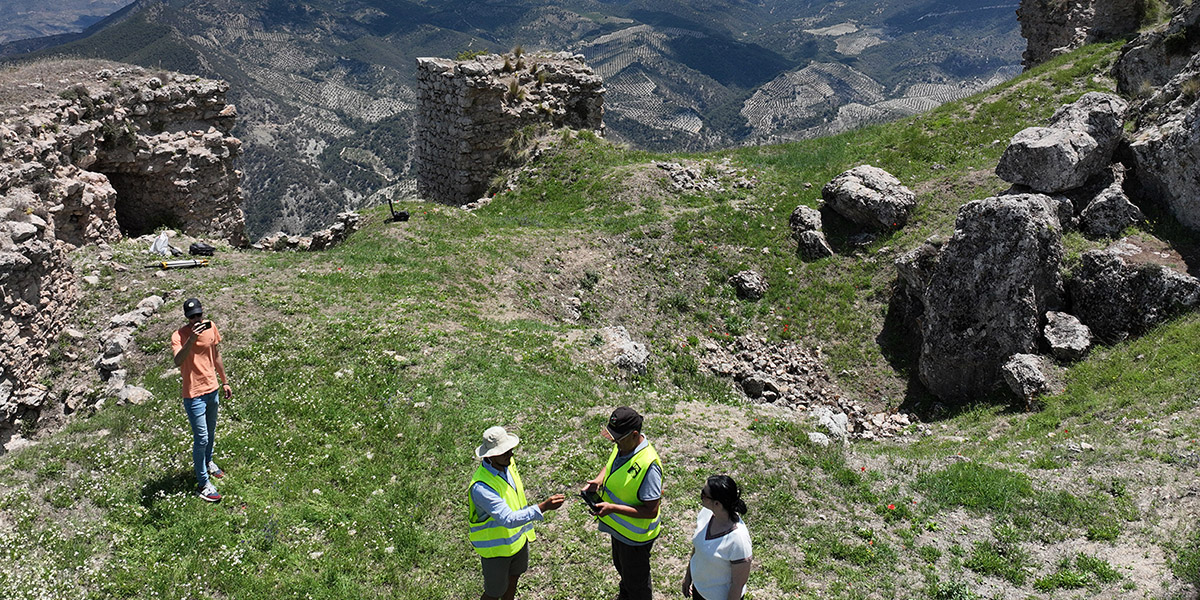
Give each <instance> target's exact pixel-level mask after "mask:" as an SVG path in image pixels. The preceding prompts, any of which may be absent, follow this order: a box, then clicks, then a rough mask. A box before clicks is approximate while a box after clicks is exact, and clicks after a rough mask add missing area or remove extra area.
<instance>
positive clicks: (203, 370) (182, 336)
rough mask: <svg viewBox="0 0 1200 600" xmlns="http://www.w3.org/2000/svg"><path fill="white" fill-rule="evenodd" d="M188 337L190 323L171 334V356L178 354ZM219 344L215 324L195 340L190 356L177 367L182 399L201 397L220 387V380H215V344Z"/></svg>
mask: <svg viewBox="0 0 1200 600" xmlns="http://www.w3.org/2000/svg"><path fill="white" fill-rule="evenodd" d="M189 337H192V324H191V323H188V324H187V325H184V326H183V327H180V328H179V329H176V330H175V333H173V334H171V356H175V355H176V354H179V351H180V350H182V349H183V344H184V343H185V342H187V340H188V338H189ZM220 342H221V333H220V332H218V331H217V324H216V323H213V326H212V327H209V328H208V329H205V330H204V331H203V332H202V333H201V334H200V336H199V337H197V338H196V343H195V344H193V345H192V352H191V354H189V355H188V357H187V358H185V359H184V360H183V364H182V365H180V366H179V371H180V373H181V374H182V376H183V397H184V398H195V397H196V396H203V395H204V394H207V393H209V392H211V391H213V390H215V389H217V388H218V387H220V380H218V379H217V344H218V343H220Z"/></svg>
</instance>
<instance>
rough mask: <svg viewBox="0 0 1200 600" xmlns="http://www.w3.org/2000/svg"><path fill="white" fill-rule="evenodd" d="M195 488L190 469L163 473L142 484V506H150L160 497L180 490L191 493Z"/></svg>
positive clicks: (193, 477) (193, 476)
mask: <svg viewBox="0 0 1200 600" xmlns="http://www.w3.org/2000/svg"><path fill="white" fill-rule="evenodd" d="M195 489H196V479H195V475H193V474H192V472H191V471H175V472H173V473H165V474H163V475H162V476H161V477H159V478H158V479H154V480H151V481H148V482H146V484H145V485H143V486H142V506H144V507H146V508H152V507H153V506H154V504H155V503H156V502H158V501H159V500H160V499H163V498H166V497H167V496H170V495H172V494H178V493H181V492H182V493H185V494H186V493H191V492H193V491H195Z"/></svg>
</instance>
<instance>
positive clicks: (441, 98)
mask: <svg viewBox="0 0 1200 600" xmlns="http://www.w3.org/2000/svg"><path fill="white" fill-rule="evenodd" d="M603 86H604V82H603V80H602V79H601V78H600V77H599V76H598V75H596V74H594V73H593V72H592V69H591V68H590V67H588V66H587V65H586V64H585V63H584V62H583V57H582V56H579V55H572V54H569V53H565V52H560V53H555V54H521V53H519V52H514V53H512V54H507V55H496V54H491V55H485V56H478V57H475V58H473V59H471V60H465V61H453V60H450V59H444V58H418V59H417V97H418V106H417V135H416V144H415V148H414V159H415V163H414V171H415V172H416V176H417V188H418V191H419V193H420V194H421V195H422V196H423V197H425V198H427V199H429V200H433V201H436V202H441V203H444V204H452V205H463V204H467V203H469V202H473V201H475V200H478V199H479V198H480V197H481V196H483V195H484V194H485V193H486V192H487V188H488V182H489V180H490V179H491V178H492V176H493V175H494V174H495V170H496V168H497V163H498V162H499V161H500V159H501V158H502V156H503V153H504V145H505V142H506V141H508V140H509V139H510V138H511V137H512V135H513V134H514V133H515V132H516V131H517V130H519V129H521V128H522V127H525V126H528V125H535V124H550V125H552V126H554V127H570V128H574V129H591V130H595V131H598V132H603V129H604V123H603V117H604V91H605V90H604V87H603Z"/></svg>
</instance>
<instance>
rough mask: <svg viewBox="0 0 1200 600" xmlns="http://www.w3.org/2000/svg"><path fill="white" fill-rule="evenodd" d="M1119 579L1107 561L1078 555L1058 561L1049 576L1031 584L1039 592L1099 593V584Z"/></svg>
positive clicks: (1119, 575) (1119, 576)
mask: <svg viewBox="0 0 1200 600" xmlns="http://www.w3.org/2000/svg"><path fill="white" fill-rule="evenodd" d="M1120 579H1121V574H1120V573H1118V572H1117V571H1116V569H1114V568H1112V566H1110V565H1109V564H1108V561H1105V560H1103V559H1100V558H1097V557H1095V556H1089V555H1087V554H1082V553H1080V554H1076V555H1075V556H1074V557H1066V558H1064V559H1063V560H1061V561H1059V564H1058V569H1057V570H1056V571H1054V572H1053V573H1051V574H1050V575H1047V576H1045V577H1041V578H1038V580H1037V581H1035V582H1034V583H1033V588H1034V589H1036V590H1037V591H1039V592H1052V591H1054V590H1058V589H1063V590H1073V589H1079V588H1090V589H1092V590H1093V591H1099V590H1100V586H1101V584H1108V583H1113V582H1115V581H1118V580H1120Z"/></svg>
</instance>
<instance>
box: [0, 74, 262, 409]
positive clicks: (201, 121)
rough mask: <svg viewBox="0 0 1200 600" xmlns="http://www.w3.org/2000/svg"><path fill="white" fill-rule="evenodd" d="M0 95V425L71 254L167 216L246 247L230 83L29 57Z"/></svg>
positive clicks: (26, 389) (30, 397)
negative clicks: (232, 133) (228, 97)
mask: <svg viewBox="0 0 1200 600" xmlns="http://www.w3.org/2000/svg"><path fill="white" fill-rule="evenodd" d="M4 80H5V81H6V82H7V83H4V84H2V85H0V98H4V99H5V101H6V102H7V103H8V105H7V106H5V107H4V109H5V110H4V112H3V113H0V114H2V115H3V117H2V118H0V232H2V233H0V309H2V313H0V314H2V315H3V316H2V320H0V430H2V429H5V428H6V426H9V425H10V424H12V423H14V422H15V421H16V420H17V419H23V418H25V416H26V415H27V414H28V416H29V417H30V418H36V414H37V412H38V411H40V410H41V403H42V402H43V401H44V399H45V398H46V390H45V389H44V388H42V387H41V386H39V385H36V384H35V383H34V382H35V381H36V379H37V373H38V371H39V369H40V368H41V366H42V364H43V363H44V360H45V359H46V357H47V356H48V354H49V352H50V349H51V348H52V347H53V346H54V344H55V343H56V342H57V340H58V338H59V336H60V334H61V333H62V331H63V328H64V327H65V324H66V323H68V322H69V320H70V316H71V314H72V312H73V310H74V308H75V305H76V303H77V301H78V288H77V283H76V276H75V273H74V272H73V270H72V268H71V265H70V263H69V261H68V260H67V252H69V251H70V250H71V249H73V248H75V247H77V246H80V245H84V244H92V243H103V242H106V241H111V240H115V239H117V238H119V237H121V236H122V235H123V234H128V235H141V234H142V233H147V232H149V231H152V230H153V229H154V228H157V227H159V226H162V225H166V224H172V225H175V226H177V227H180V228H182V229H184V230H185V231H188V232H190V233H192V234H194V235H198V236H203V237H208V238H213V237H223V238H226V239H228V240H230V242H231V243H234V244H244V243H245V239H244V234H243V227H244V225H243V217H242V212H241V208H240V204H241V192H240V188H239V179H240V173H239V172H238V171H237V170H236V169H235V165H234V161H235V159H236V158H237V156H238V154H239V152H240V148H241V142H239V141H238V140H237V139H236V138H233V137H231V136H230V135H229V131H230V130H231V128H232V127H233V125H234V120H235V118H236V114H237V113H236V111H235V110H234V108H233V106H231V105H229V104H227V103H226V102H225V93H226V91H227V90H228V85H227V84H225V83H222V82H217V81H208V80H203V79H199V78H196V77H192V76H184V75H180V74H175V73H167V72H159V73H151V72H148V71H146V70H145V69H142V68H141V67H130V66H126V65H118V64H114V63H105V62H100V61H65V60H59V61H53V62H45V63H30V64H26V65H23V66H21V67H18V68H17V69H16V71H15V72H10V73H6V75H5V78H4Z"/></svg>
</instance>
